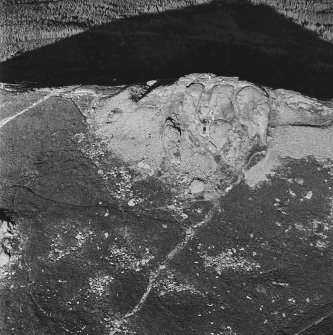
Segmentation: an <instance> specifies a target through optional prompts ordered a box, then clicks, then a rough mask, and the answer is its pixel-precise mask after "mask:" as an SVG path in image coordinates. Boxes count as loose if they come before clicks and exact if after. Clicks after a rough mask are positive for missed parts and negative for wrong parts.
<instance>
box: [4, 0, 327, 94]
mask: <svg viewBox="0 0 333 335" xmlns="http://www.w3.org/2000/svg"><path fill="white" fill-rule="evenodd" d="M190 72H213V73H215V74H218V75H225V76H239V77H240V78H241V79H245V80H249V81H252V82H255V83H258V84H261V85H267V86H271V87H283V88H287V89H293V90H297V91H300V92H301V93H303V94H307V95H311V96H315V97H318V98H324V99H327V98H331V97H332V90H331V87H332V86H333V45H331V44H330V43H328V42H325V41H323V40H321V39H319V38H318V36H317V35H316V34H314V33H312V32H310V31H308V30H305V29H303V28H302V27H300V26H299V25H297V24H295V23H293V22H292V21H291V20H289V19H286V18H285V17H284V16H282V15H280V14H278V13H277V12H276V11H275V10H274V9H272V8H271V7H268V6H265V5H256V6H253V5H251V4H234V3H233V2H231V4H226V3H224V2H223V3H220V2H216V3H213V4H209V5H207V4H206V5H201V6H195V7H188V8H183V9H180V10H173V11H167V12H163V13H162V12H161V13H157V14H143V15H140V16H136V17H131V18H123V19H119V20H118V21H115V22H113V23H108V24H103V25H100V26H98V27H94V28H91V29H90V30H88V31H85V32H83V33H80V34H77V35H75V36H72V37H69V38H65V39H63V40H60V41H58V42H56V43H54V44H52V45H49V46H44V47H42V48H39V49H37V50H34V51H30V52H26V53H24V54H22V55H20V56H17V57H15V58H13V59H10V60H7V61H5V62H3V63H2V64H1V81H3V82H9V83H15V82H29V83H31V85H33V86H60V85H72V84H100V85H103V84H106V85H110V84H115V83H129V82H138V81H144V80H150V79H154V78H172V77H179V76H182V75H184V74H187V73H190Z"/></svg>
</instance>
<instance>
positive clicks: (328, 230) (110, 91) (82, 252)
mask: <svg viewBox="0 0 333 335" xmlns="http://www.w3.org/2000/svg"><path fill="white" fill-rule="evenodd" d="M1 108H2V109H1V115H2V119H1V121H0V136H1V141H0V160H1V161H0V163H1V169H0V209H1V210H0V219H1V224H0V297H1V299H0V330H1V332H2V333H3V334H6V335H21V334H23V333H24V334H57V335H58V334H82V335H93V334H101V335H110V334H114V335H115V334H117V335H123V334H131V335H143V334H144V335H156V334H172V335H178V334H179V335H181V334H197V335H202V334H212V333H213V334H223V335H227V334H228V335H230V334H233V335H252V334H253V335H261V334H262V335H266V334H274V335H281V334H286V335H287V334H288V335H289V334H306V335H318V334H329V333H332V329H333V327H332V325H333V320H332V313H333V310H332V296H333V286H332V280H331V277H332V271H333V269H332V264H333V263H332V242H333V229H332V197H333V193H332V190H333V166H332V162H333V151H332V145H331V144H332V138H333V128H332V123H333V106H332V103H331V102H322V101H319V100H316V99H313V98H309V97H305V96H303V95H301V94H299V93H296V92H293V91H288V90H283V89H279V90H272V89H270V88H268V87H258V86H257V85H254V84H253V83H250V82H245V81H241V80H239V79H238V78H236V77H221V76H215V75H213V74H191V75H188V76H185V77H182V78H179V79H178V80H176V81H174V82H173V83H166V82H158V81H149V82H147V83H143V84H136V85H126V86H107V87H102V86H92V85H90V86H89V85H86V86H85V85H81V86H70V87H59V88H42V89H35V90H31V91H25V92H18V91H15V90H13V88H12V86H10V85H9V86H8V85H5V84H3V85H2V106H1Z"/></svg>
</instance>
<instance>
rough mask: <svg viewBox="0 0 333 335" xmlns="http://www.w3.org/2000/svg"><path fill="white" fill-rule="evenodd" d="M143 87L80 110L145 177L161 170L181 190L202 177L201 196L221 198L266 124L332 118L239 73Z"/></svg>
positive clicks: (254, 155)
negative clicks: (148, 172) (144, 169)
mask: <svg viewBox="0 0 333 335" xmlns="http://www.w3.org/2000/svg"><path fill="white" fill-rule="evenodd" d="M150 85H152V86H149V85H147V86H132V87H131V86H130V87H127V88H126V89H125V90H124V91H122V92H121V93H120V94H119V95H117V96H115V97H114V98H110V99H106V100H103V101H101V102H98V104H97V105H96V107H95V109H94V110H92V111H89V112H88V114H87V117H88V119H91V122H92V124H93V129H94V133H95V134H96V136H98V137H100V138H101V139H102V140H103V141H104V143H106V144H107V146H108V148H109V150H110V152H113V153H115V154H116V155H117V156H118V157H120V158H121V159H123V160H125V161H127V162H128V163H129V164H133V165H136V164H142V165H143V164H144V165H145V166H149V167H150V168H151V169H152V170H151V171H152V174H153V173H156V172H157V171H163V176H165V178H166V179H168V178H171V179H172V180H175V182H176V184H177V185H181V188H182V189H183V190H185V193H186V192H187V191H188V186H189V185H190V184H191V183H192V182H193V181H201V182H202V183H204V184H205V187H202V188H201V192H200V193H202V194H204V195H205V199H212V198H215V197H219V196H221V195H223V194H224V192H225V191H226V190H230V187H231V185H232V184H233V183H236V182H239V180H240V178H241V176H242V174H243V171H245V170H246V169H249V168H251V167H253V165H255V164H256V163H257V162H258V161H259V160H260V159H263V158H264V157H265V152H266V150H267V147H268V145H269V143H268V136H269V135H270V129H271V128H275V127H279V126H286V125H300V126H306V125H308V126H317V127H325V126H330V125H331V124H332V123H333V104H332V103H330V102H326V103H325V102H320V101H317V100H315V99H311V98H308V97H304V96H302V95H300V94H298V93H296V92H292V91H286V90H271V89H269V88H259V87H257V86H255V85H253V84H251V83H248V82H244V81H240V80H238V78H228V77H217V76H214V75H211V74H193V75H189V76H186V77H184V78H181V79H179V80H178V81H177V82H176V83H175V84H173V85H170V86H161V87H159V88H155V89H153V87H154V84H153V83H150ZM192 185H193V184H192ZM196 189H197V188H196ZM190 193H192V192H190ZM196 193H199V192H196Z"/></svg>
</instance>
